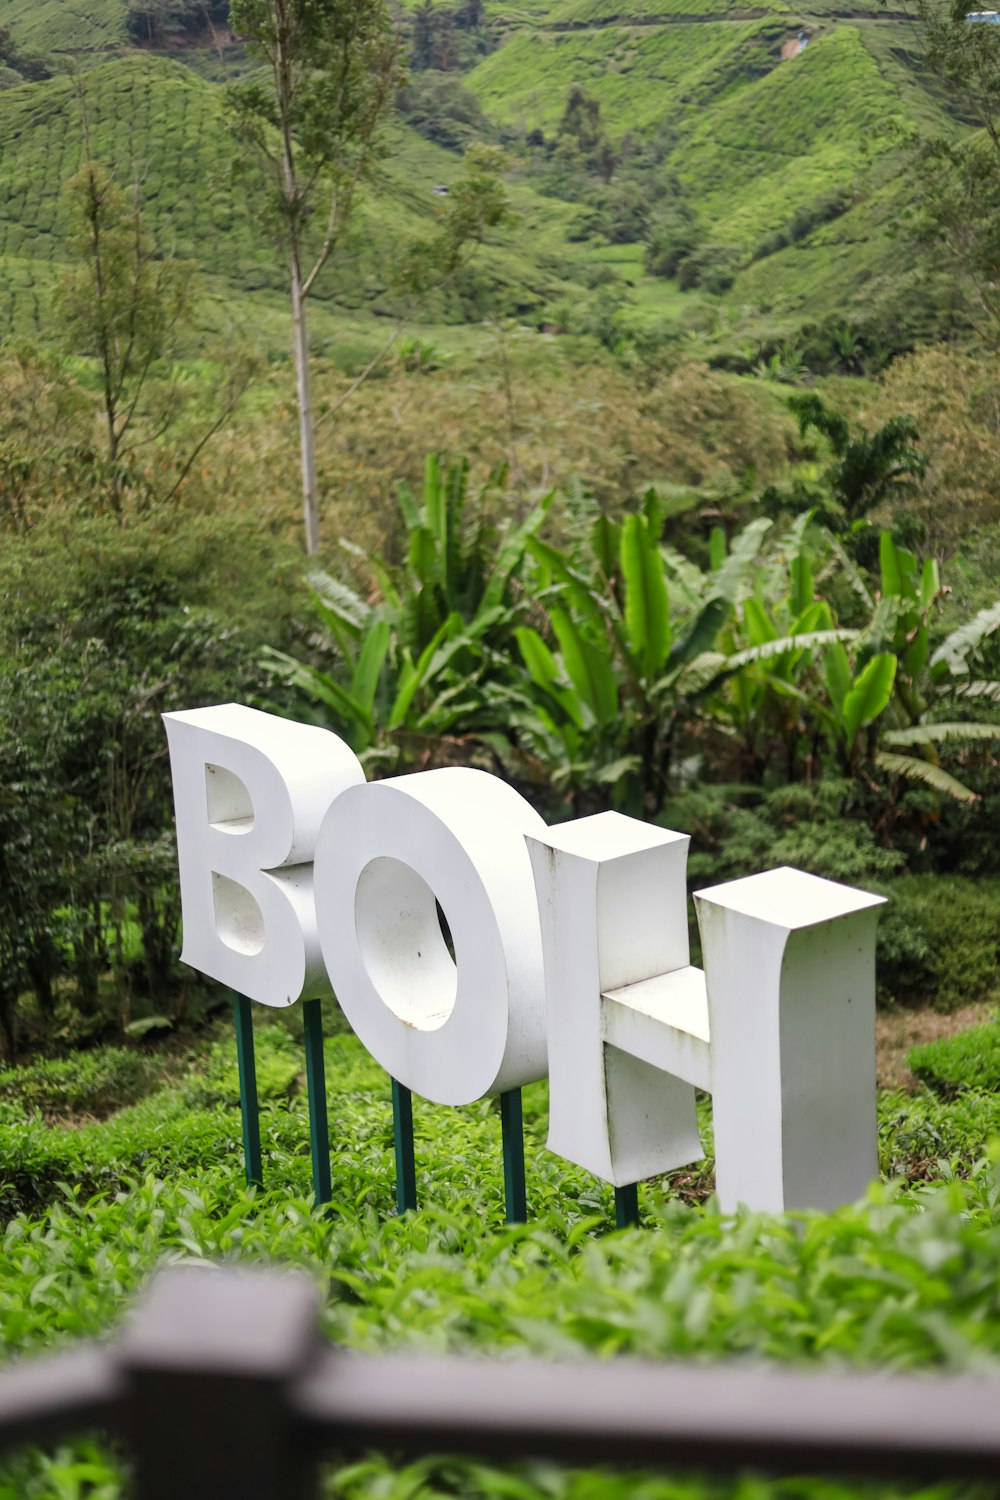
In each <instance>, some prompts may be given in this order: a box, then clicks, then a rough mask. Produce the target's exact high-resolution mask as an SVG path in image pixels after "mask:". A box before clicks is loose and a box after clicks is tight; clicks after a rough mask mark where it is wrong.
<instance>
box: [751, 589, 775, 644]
mask: <svg viewBox="0 0 1000 1500" xmlns="http://www.w3.org/2000/svg"><path fill="white" fill-rule="evenodd" d="M743 623H744V625H745V626H746V632H747V635H748V637H749V639H750V644H751V646H762V645H763V644H764V642H765V641H776V640H777V639H778V630H777V627H776V626H775V625H774V624H773V622H772V621H771V619H770V617H769V615H768V613H767V611H766V610H765V608H764V606H763V605H762V604H761V603H760V601H759V600H758V599H755V598H754V597H753V595H751V596H750V598H748V599H744V601H743Z"/></svg>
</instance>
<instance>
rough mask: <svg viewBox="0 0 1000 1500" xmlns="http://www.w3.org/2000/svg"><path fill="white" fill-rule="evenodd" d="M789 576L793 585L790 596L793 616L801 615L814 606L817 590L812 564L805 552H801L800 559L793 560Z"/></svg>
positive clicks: (794, 558)
mask: <svg viewBox="0 0 1000 1500" xmlns="http://www.w3.org/2000/svg"><path fill="white" fill-rule="evenodd" d="M789 574H790V576H791V583H792V589H791V596H790V600H791V607H792V614H794V615H800V614H802V612H803V610H805V609H806V608H807V607H808V606H809V605H810V604H812V602H813V591H814V588H815V584H814V582H813V570H812V563H811V562H810V561H809V558H808V557H807V556H806V554H805V553H804V552H800V553H799V555H798V557H793V558H792V562H791V566H790V568H789Z"/></svg>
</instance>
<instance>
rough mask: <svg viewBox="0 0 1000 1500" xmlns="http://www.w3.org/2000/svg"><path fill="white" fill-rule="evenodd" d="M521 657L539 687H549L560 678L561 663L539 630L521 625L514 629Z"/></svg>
mask: <svg viewBox="0 0 1000 1500" xmlns="http://www.w3.org/2000/svg"><path fill="white" fill-rule="evenodd" d="M514 638H515V640H516V641H517V647H518V650H519V651H520V653H521V659H522V660H523V662H524V665H525V666H526V667H527V669H528V676H529V677H530V678H531V680H532V682H535V683H537V684H538V686H539V687H548V686H549V684H550V683H553V682H557V681H558V679H559V663H558V662H557V661H556V659H555V657H554V656H553V655H552V652H551V651H550V650H549V648H548V646H546V644H545V642H544V641H543V640H542V638H541V636H540V635H539V634H538V631H537V630H533V629H532V628H531V627H530V626H528V625H520V626H518V628H517V629H516V630H515V631H514Z"/></svg>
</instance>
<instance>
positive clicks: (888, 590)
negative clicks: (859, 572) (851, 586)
mask: <svg viewBox="0 0 1000 1500" xmlns="http://www.w3.org/2000/svg"><path fill="white" fill-rule="evenodd" d="M878 560H879V572H880V574H881V578H882V597H883V599H888V598H889V597H890V595H900V594H902V592H903V575H902V569H901V568H900V563H899V555H898V553H897V551H896V544H895V542H894V541H893V539H892V532H891V531H883V532H882V533H881V534H880V535H879V539H878Z"/></svg>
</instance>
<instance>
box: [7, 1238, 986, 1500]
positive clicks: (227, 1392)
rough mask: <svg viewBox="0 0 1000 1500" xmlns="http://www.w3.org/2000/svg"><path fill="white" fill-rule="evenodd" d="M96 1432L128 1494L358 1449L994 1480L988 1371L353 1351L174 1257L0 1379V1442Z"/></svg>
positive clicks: (267, 1496) (229, 1273)
mask: <svg viewBox="0 0 1000 1500" xmlns="http://www.w3.org/2000/svg"><path fill="white" fill-rule="evenodd" d="M95 1429H96V1430H99V1431H102V1432H107V1433H109V1434H110V1435H112V1436H113V1437H116V1438H118V1439H121V1440H122V1441H124V1443H125V1444H126V1446H127V1447H128V1449H129V1450H130V1452H131V1457H132V1461H133V1465H134V1472H135V1478H136V1488H135V1493H136V1494H137V1496H139V1497H140V1500H180V1497H184V1500H306V1497H315V1496H316V1495H317V1494H318V1490H319V1466H320V1464H321V1462H322V1461H323V1460H325V1459H332V1460H341V1459H344V1458H349V1457H353V1456H357V1455H359V1454H362V1453H365V1452H371V1451H377V1452H380V1453H385V1454H389V1455H392V1456H393V1457H395V1456H397V1455H398V1456H399V1458H401V1459H403V1458H407V1459H408V1458H415V1457H422V1456H427V1455H429V1454H449V1455H468V1456H472V1457H475V1458H480V1459H489V1460H499V1461H504V1462H510V1461H513V1460H517V1459H522V1458H544V1459H550V1460H554V1461H557V1462H560V1463H565V1464H571V1465H573V1466H574V1467H576V1466H579V1465H594V1464H603V1465H611V1466H613V1467H615V1468H621V1467H624V1466H637V1465H641V1466H643V1467H649V1468H669V1469H678V1468H686V1469H692V1468H694V1469H711V1470H714V1471H717V1472H718V1471H729V1472H734V1471H736V1470H739V1469H741V1468H744V1467H751V1468H754V1469H759V1470H763V1471H766V1472H768V1473H771V1474H789V1473H821V1472H827V1473H843V1472H859V1473H864V1474H866V1475H892V1476H899V1477H912V1478H919V1479H928V1478H932V1477H955V1478H971V1477H976V1478H985V1479H992V1480H994V1481H996V1480H997V1478H998V1476H1000V1379H992V1378H985V1377H984V1378H976V1379H973V1378H968V1377H964V1376H962V1377H950V1376H944V1377H943V1376H940V1375H936V1376H927V1377H913V1376H906V1377H903V1376H883V1375H869V1374H855V1373H850V1374H838V1375H825V1374H814V1373H803V1372H800V1371H794V1372H790V1371H788V1370H787V1369H784V1370H776V1369H773V1368H768V1369H764V1368H759V1367H758V1368H754V1367H751V1366H748V1365H739V1366H728V1367H727V1366H718V1365H715V1366H707V1365H694V1364H684V1365H681V1364H663V1365H658V1364H644V1363H640V1362H638V1361H631V1360H626V1359H616V1360H611V1361H605V1362H600V1361H593V1362H585V1363H579V1364H568V1365H545V1364H540V1363H537V1362H535V1361H530V1360H521V1359H510V1360H490V1361H487V1360H467V1359H458V1358H443V1359H425V1358H418V1357H413V1358H409V1357H403V1356H388V1355H378V1356H371V1355H361V1354H352V1353H348V1352H346V1351H344V1350H340V1349H337V1348H333V1347H331V1346H329V1345H328V1344H324V1342H323V1341H322V1339H321V1338H320V1334H319V1297H318V1295H317V1293H316V1291H315V1289H314V1288H313V1286H312V1285H311V1283H310V1282H309V1281H307V1280H306V1279H305V1278H303V1277H300V1276H298V1275H295V1274H287V1273H285V1274H278V1273H274V1274H272V1273H269V1272H262V1271H245V1270H233V1269H224V1270H223V1269H220V1270H214V1271H213V1270H210V1269H205V1268H196V1267H190V1268H188V1267H175V1268H172V1269H169V1270H166V1271H163V1272H161V1273H160V1274H159V1275H158V1276H157V1277H156V1278H155V1279H154V1281H153V1283H152V1285H151V1287H150V1289H149V1291H148V1292H147V1294H146V1296H145V1298H144V1299H143V1300H142V1301H141V1302H140V1304H139V1306H138V1308H137V1309H136V1311H135V1312H134V1314H133V1316H132V1318H131V1320H130V1321H129V1323H128V1325H127V1326H126V1328H125V1331H124V1333H123V1335H122V1336H121V1338H120V1339H119V1340H118V1342H116V1343H115V1344H113V1345H107V1346H104V1345H96V1346H88V1347H85V1348H83V1349H79V1350H76V1351H71V1352H68V1353H64V1354H56V1355H52V1356H49V1357H45V1358H41V1359H38V1360H35V1361H25V1362H24V1363H22V1364H18V1365H14V1366H13V1367H12V1368H9V1369H8V1370H6V1371H4V1372H2V1373H0V1450H6V1449H10V1448H11V1447H13V1446H16V1445H21V1444H24V1443H46V1442H50V1441H53V1440H55V1439H60V1438H65V1437H67V1436H70V1435H72V1434H74V1433H80V1432H85V1431H93V1430H95Z"/></svg>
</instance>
